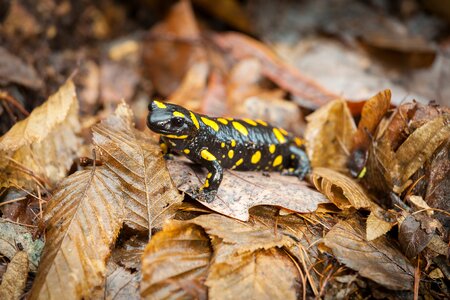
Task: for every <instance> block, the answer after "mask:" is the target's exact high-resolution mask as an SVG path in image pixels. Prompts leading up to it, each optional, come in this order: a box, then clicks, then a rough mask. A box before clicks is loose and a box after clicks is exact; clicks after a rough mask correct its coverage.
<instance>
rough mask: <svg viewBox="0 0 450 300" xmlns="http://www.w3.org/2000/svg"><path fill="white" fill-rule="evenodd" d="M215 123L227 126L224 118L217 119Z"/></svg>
mask: <svg viewBox="0 0 450 300" xmlns="http://www.w3.org/2000/svg"><path fill="white" fill-rule="evenodd" d="M217 121H219V122H220V123H222V124H223V125H227V124H228V121H227V119H224V118H217Z"/></svg>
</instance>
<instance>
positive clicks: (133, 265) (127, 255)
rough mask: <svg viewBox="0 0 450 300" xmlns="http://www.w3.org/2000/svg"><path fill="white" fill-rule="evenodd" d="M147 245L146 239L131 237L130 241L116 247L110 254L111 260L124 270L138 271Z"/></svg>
mask: <svg viewBox="0 0 450 300" xmlns="http://www.w3.org/2000/svg"><path fill="white" fill-rule="evenodd" d="M147 243H148V238H147V237H146V238H144V237H143V236H132V237H131V238H130V239H128V240H126V241H125V242H122V243H121V244H120V245H119V246H116V247H115V248H114V250H113V251H112V254H111V259H110V261H111V260H113V261H114V262H115V263H116V264H117V265H119V266H121V267H125V268H126V269H133V270H140V268H141V258H142V253H144V249H145V246H146V245H147Z"/></svg>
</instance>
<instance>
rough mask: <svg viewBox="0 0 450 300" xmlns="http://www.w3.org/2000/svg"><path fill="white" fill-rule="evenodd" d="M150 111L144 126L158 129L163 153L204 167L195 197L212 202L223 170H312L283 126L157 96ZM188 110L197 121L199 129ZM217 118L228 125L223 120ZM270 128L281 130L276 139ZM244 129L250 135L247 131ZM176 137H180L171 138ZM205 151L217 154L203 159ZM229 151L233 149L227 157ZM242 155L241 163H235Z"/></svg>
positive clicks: (300, 172)
mask: <svg viewBox="0 0 450 300" xmlns="http://www.w3.org/2000/svg"><path fill="white" fill-rule="evenodd" d="M161 106H164V107H163V108H162V107H161ZM149 111H150V112H149V115H148V118H147V126H148V127H149V128H150V129H151V130H152V131H154V132H156V133H159V134H161V144H162V147H163V152H165V153H167V152H168V151H169V150H170V152H175V153H179V154H183V155H185V156H186V157H188V158H189V159H190V160H192V161H193V162H196V163H198V164H200V165H202V166H203V167H205V168H206V169H208V172H209V174H208V176H209V177H208V178H206V180H205V185H204V186H203V188H201V189H199V192H198V196H199V197H200V198H202V199H204V200H206V201H207V202H211V201H213V199H214V197H215V195H216V193H217V189H218V188H219V185H220V183H221V181H222V176H223V169H228V168H230V169H236V170H266V171H270V170H284V174H287V175H293V176H297V177H299V178H300V179H302V178H303V177H304V176H305V175H306V174H307V173H308V172H309V171H310V164H309V159H308V157H307V155H306V153H305V151H304V148H303V145H302V143H301V140H300V139H299V138H296V137H294V136H292V135H291V134H288V133H286V132H285V134H282V133H281V132H280V130H281V131H283V130H282V129H279V128H275V127H272V126H270V125H268V124H265V122H262V121H260V122H261V124H260V123H257V124H256V125H254V124H255V122H254V121H252V120H247V119H245V120H247V121H244V120H237V119H236V120H233V119H225V120H224V119H223V118H212V117H208V116H205V115H201V114H197V113H194V112H191V111H189V110H187V109H185V108H183V107H181V106H178V105H174V104H169V103H161V102H158V101H152V102H151V103H150V105H149ZM174 112H176V114H178V115H179V114H180V113H181V114H182V115H184V117H183V116H178V115H177V116H175V115H174ZM192 115H194V116H195V119H196V120H197V121H198V124H197V125H198V128H197V126H196V123H195V122H194V121H193V117H192ZM202 117H203V118H207V120H211V121H213V122H214V123H215V124H216V125H217V126H216V125H213V126H208V125H207V124H206V123H204V122H203V121H202ZM219 119H220V121H222V122H224V123H225V122H227V124H223V123H222V122H220V121H219ZM232 122H238V123H239V124H240V125H242V126H243V127H244V128H245V129H246V130H243V131H242V130H241V131H239V130H237V129H236V128H235V126H233V123H232ZM248 122H251V124H250V123H248ZM252 124H253V125H252ZM239 127H240V126H239ZM215 129H218V130H215ZM274 130H275V131H277V132H278V133H279V134H278V138H277V135H276V134H275V133H274ZM245 132H247V133H248V134H247V135H245V134H244V133H245ZM283 132H284V131H283ZM168 135H172V136H168ZM280 135H281V136H280ZM176 136H178V137H181V138H175V137H176ZM233 141H235V142H233ZM271 145H272V147H270V146H271ZM186 149H187V150H186ZM203 150H206V151H208V152H209V153H211V154H212V155H213V156H214V157H215V158H216V159H212V160H211V157H209V160H208V159H205V157H204V156H202V155H201V153H202V151H203ZM230 150H233V155H232V157H231V158H230V155H229V151H230ZM270 150H272V152H273V153H271V151H270ZM257 151H260V154H261V155H260V159H259V160H257V159H256V158H258V155H256V157H254V161H253V163H252V156H253V155H255V153H256V152H257ZM187 152H188V153H187ZM277 157H278V159H276V158H277ZM280 157H281V159H282V162H281V163H279V164H277V163H275V166H274V161H276V162H279V161H280ZM241 159H242V160H241ZM240 160H241V164H239V163H238V162H239V161H240ZM256 161H257V162H256ZM255 162H256V163H255ZM237 164H238V165H237Z"/></svg>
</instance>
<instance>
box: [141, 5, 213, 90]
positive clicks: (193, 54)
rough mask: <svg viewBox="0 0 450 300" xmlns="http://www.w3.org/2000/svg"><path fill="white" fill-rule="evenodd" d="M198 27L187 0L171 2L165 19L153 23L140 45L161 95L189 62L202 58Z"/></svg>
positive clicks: (171, 87) (177, 80)
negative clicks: (155, 23)
mask: <svg viewBox="0 0 450 300" xmlns="http://www.w3.org/2000/svg"><path fill="white" fill-rule="evenodd" d="M200 40H201V36H200V31H199V28H198V26H197V22H196V20H195V16H194V13H193V11H192V7H191V4H190V2H189V1H186V0H183V1H179V2H178V3H176V4H175V5H173V6H172V8H171V10H170V12H169V14H168V16H167V17H166V19H165V20H164V21H163V22H161V23H159V24H157V25H155V26H154V27H153V28H152V29H151V31H150V33H149V36H148V38H147V39H146V41H145V43H144V46H143V62H144V64H145V71H146V73H147V74H148V75H149V77H150V79H151V80H152V83H153V85H154V86H155V89H156V90H157V91H158V93H160V94H161V95H163V96H166V97H167V96H169V95H170V94H172V93H173V92H174V91H175V90H176V89H177V87H178V86H179V84H180V82H181V81H182V79H183V78H184V76H185V73H186V72H187V70H188V69H189V68H190V66H191V65H192V63H194V62H195V61H198V60H204V59H205V58H206V53H205V50H204V49H203V47H202V46H201V43H200Z"/></svg>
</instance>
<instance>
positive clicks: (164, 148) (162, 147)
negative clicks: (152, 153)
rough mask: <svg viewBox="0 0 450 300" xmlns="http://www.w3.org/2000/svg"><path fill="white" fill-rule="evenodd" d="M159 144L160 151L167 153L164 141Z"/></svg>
mask: <svg viewBox="0 0 450 300" xmlns="http://www.w3.org/2000/svg"><path fill="white" fill-rule="evenodd" d="M159 146H160V147H161V150H162V153H163V154H167V152H168V147H167V144H166V143H161V144H159Z"/></svg>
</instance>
